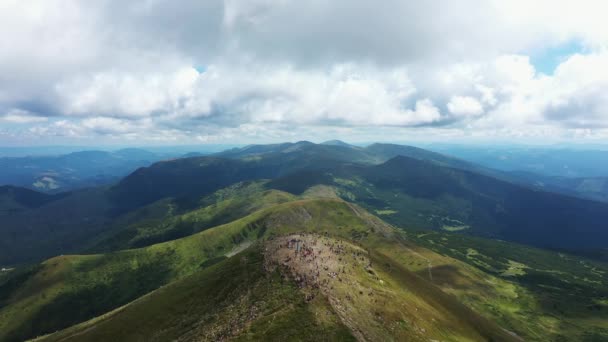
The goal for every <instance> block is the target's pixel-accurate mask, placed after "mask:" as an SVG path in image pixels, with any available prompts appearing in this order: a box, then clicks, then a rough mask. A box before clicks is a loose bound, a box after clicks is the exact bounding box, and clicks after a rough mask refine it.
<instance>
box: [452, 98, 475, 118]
mask: <svg viewBox="0 0 608 342" xmlns="http://www.w3.org/2000/svg"><path fill="white" fill-rule="evenodd" d="M447 107H448V110H449V111H450V113H452V114H454V115H456V116H474V115H479V114H482V113H483V106H482V105H481V103H479V101H477V99H475V98H473V97H471V96H452V98H451V99H450V102H448V104H447Z"/></svg>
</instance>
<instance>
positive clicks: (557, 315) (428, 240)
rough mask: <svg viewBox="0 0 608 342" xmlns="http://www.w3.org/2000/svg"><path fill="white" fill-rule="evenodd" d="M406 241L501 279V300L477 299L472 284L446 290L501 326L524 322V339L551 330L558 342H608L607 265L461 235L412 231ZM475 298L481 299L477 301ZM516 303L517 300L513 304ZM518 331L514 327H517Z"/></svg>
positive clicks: (478, 294)
mask: <svg viewBox="0 0 608 342" xmlns="http://www.w3.org/2000/svg"><path fill="white" fill-rule="evenodd" d="M406 234H407V237H408V239H410V240H412V241H414V242H415V243H416V244H417V245H420V246H424V247H426V248H429V249H431V250H433V251H436V252H438V253H440V254H443V255H447V256H450V257H452V258H455V259H459V260H461V261H463V262H466V263H468V264H469V265H471V266H473V267H475V268H476V269H477V270H479V271H482V272H484V273H485V274H490V275H492V276H494V277H496V278H497V279H499V280H501V281H503V283H504V284H506V286H501V287H502V290H501V291H500V293H501V295H500V297H498V298H492V299H489V300H485V301H482V300H479V296H480V295H482V294H483V291H478V289H476V288H474V287H470V286H466V287H462V289H461V290H458V289H453V290H452V289H449V285H447V286H443V288H444V290H446V291H447V292H458V291H460V292H462V293H468V294H467V296H468V297H469V298H467V299H465V297H464V296H463V297H462V298H463V301H464V302H466V303H467V304H469V305H471V306H473V307H475V308H476V309H478V311H480V312H488V313H490V314H492V312H493V313H494V315H495V316H496V317H497V319H498V320H499V322H501V323H502V322H503V321H504V322H505V323H503V326H510V325H512V324H514V322H513V323H509V322H508V321H509V320H510V319H511V318H509V314H505V313H511V316H518V317H519V321H520V322H524V323H526V324H525V325H524V326H521V327H520V328H518V329H516V330H519V329H524V330H526V331H527V333H526V335H532V336H536V337H537V338H538V339H540V338H541V337H543V336H544V335H542V334H539V333H541V332H550V333H551V334H552V335H553V336H554V338H555V339H559V338H560V336H561V338H562V339H570V340H571V339H572V338H573V336H576V339H577V340H583V339H585V338H588V339H590V340H593V339H600V340H601V339H606V338H608V301H607V300H606V299H607V298H608V265H606V264H605V263H601V262H596V261H593V260H587V259H584V258H580V257H576V256H573V255H569V254H564V253H557V252H551V251H546V250H541V249H536V248H533V247H529V246H524V245H518V244H514V243H508V242H504V241H496V240H487V239H481V238H474V237H469V236H464V235H460V234H449V233H443V232H431V231H408V232H407V233H406ZM476 297H477V298H476ZM509 298H513V299H516V301H512V300H509ZM514 327H515V326H514Z"/></svg>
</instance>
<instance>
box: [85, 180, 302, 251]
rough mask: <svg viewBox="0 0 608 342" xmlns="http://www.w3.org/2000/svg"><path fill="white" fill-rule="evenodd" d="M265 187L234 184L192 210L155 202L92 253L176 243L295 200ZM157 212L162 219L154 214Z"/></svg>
mask: <svg viewBox="0 0 608 342" xmlns="http://www.w3.org/2000/svg"><path fill="white" fill-rule="evenodd" d="M266 183H267V181H255V182H241V183H236V184H234V185H231V186H229V187H227V188H224V189H220V190H218V191H216V192H214V193H213V194H211V195H208V196H204V197H202V198H201V199H199V200H198V201H197V202H196V203H193V204H191V205H192V206H194V207H195V209H193V210H184V209H183V208H180V203H179V201H178V200H174V199H172V200H161V201H158V202H155V203H153V204H150V205H148V206H145V207H143V208H141V209H138V210H137V211H134V212H132V213H129V214H128V215H126V216H127V217H125V218H123V219H122V220H121V221H118V222H116V223H115V226H116V228H115V229H113V230H111V231H109V232H108V233H106V234H104V235H103V236H102V237H100V238H99V239H98V241H97V242H96V243H95V247H93V248H92V249H91V250H92V251H93V252H108V251H116V250H121V249H128V248H139V247H145V246H149V245H152V244H156V243H160V242H165V241H169V240H175V239H178V238H182V237H185V236H188V235H192V234H195V233H198V232H200V231H203V230H205V229H208V228H211V227H214V226H217V225H221V224H225V223H229V222H231V221H234V220H236V219H239V218H242V217H244V216H247V215H249V214H251V213H253V212H255V211H258V210H261V209H264V208H268V207H270V206H273V205H276V204H281V203H285V202H289V201H293V200H296V199H297V197H296V196H295V195H292V194H289V193H287V192H284V191H279V190H273V189H267V188H266V187H265V184H266ZM159 212H161V213H163V215H155V214H154V213H159Z"/></svg>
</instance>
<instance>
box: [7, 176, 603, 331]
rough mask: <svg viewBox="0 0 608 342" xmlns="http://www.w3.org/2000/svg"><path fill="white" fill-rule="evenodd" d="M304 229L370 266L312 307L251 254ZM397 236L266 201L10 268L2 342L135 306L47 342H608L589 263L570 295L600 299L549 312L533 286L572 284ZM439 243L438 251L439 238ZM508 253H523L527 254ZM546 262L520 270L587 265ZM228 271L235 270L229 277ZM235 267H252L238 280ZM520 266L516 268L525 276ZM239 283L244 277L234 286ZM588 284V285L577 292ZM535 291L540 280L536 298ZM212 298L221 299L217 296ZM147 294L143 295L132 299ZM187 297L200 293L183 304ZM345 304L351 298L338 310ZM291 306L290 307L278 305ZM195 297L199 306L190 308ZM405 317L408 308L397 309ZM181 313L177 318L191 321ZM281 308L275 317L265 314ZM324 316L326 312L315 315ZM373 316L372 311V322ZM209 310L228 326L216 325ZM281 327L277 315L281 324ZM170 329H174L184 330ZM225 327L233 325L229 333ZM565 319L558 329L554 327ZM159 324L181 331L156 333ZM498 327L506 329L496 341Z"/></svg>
mask: <svg viewBox="0 0 608 342" xmlns="http://www.w3.org/2000/svg"><path fill="white" fill-rule="evenodd" d="M250 186H253V187H255V186H254V185H250ZM226 191H229V190H226ZM260 191H266V190H260ZM316 195H324V196H325V197H329V196H331V189H330V188H323V187H314V188H313V189H311V190H309V191H307V192H306V196H316ZM228 197H230V196H228ZM299 232H309V233H314V234H316V235H315V236H317V237H318V239H331V240H332V242H331V243H333V244H335V245H338V244H339V245H343V246H348V248H352V249H358V250H359V251H360V252H361V253H364V254H365V255H364V258H366V259H365V260H367V261H365V262H364V263H363V264H361V265H359V266H361V267H364V268H362V269H360V270H361V271H360V272H355V273H353V274H351V275H350V276H348V277H347V276H344V279H343V281H345V282H348V284H350V285H351V286H349V287H348V288H344V289H341V288H340V286H334V288H333V289H330V290H328V291H327V292H323V293H317V294H316V295H315V296H314V300H312V301H310V297H308V299H309V300H308V303H307V301H306V298H307V296H309V295H310V294H311V293H312V292H310V291H311V289H310V288H308V287H305V288H298V289H297V290H296V288H294V286H296V285H298V284H299V283H298V282H297V281H296V278H295V277H294V276H293V274H291V273H289V272H284V271H281V270H280V269H275V270H274V271H272V272H271V271H268V272H270V273H265V272H262V270H261V269H260V268H261V267H260V263H264V262H268V260H277V259H276V256H277V255H279V254H278V253H275V254H268V253H265V256H264V257H263V260H260V259H259V258H261V253H260V252H261V251H260V248H261V249H262V250H264V251H267V248H272V247H273V246H276V245H273V243H276V241H280V239H282V238H284V237H285V236H288V235H289V234H294V233H299ZM403 234H404V233H403V232H401V231H399V230H395V229H394V228H392V227H390V226H388V225H387V224H385V223H384V222H383V221H381V220H379V219H378V218H376V217H375V216H373V215H371V214H369V213H367V212H366V211H365V210H363V209H362V208H360V207H357V206H354V205H352V204H349V203H347V202H343V201H341V200H337V199H309V200H298V201H292V202H287V203H283V204H278V205H273V206H270V207H268V208H266V209H262V210H259V211H257V212H255V213H253V214H250V215H248V216H245V217H243V218H241V219H238V220H235V221H234V222H231V223H228V224H225V225H221V226H218V227H215V228H210V229H206V230H204V231H202V232H200V233H197V234H194V235H192V236H188V237H185V238H182V239H178V240H173V241H168V242H164V243H160V244H156V245H152V246H149V247H145V248H139V249H131V250H124V251H118V252H113V253H108V254H97V255H83V256H76V255H74V256H61V257H56V258H52V259H49V260H47V261H45V262H44V263H42V264H40V266H37V267H34V268H32V269H29V270H17V271H16V273H14V275H13V276H10V277H8V278H7V279H4V280H0V284H2V285H0V300H1V302H0V332H1V335H0V340H7V341H13V340H21V339H24V338H28V337H35V336H38V335H42V334H44V333H49V332H53V331H56V330H60V329H63V328H67V327H69V326H71V325H73V324H77V323H79V322H84V321H86V320H88V319H92V318H94V317H97V316H100V315H102V314H104V313H106V312H108V311H111V310H114V309H117V308H119V307H121V306H123V305H125V304H128V303H129V302H131V301H134V300H136V301H135V302H133V303H132V304H129V305H127V306H126V307H124V308H122V309H119V310H117V311H115V312H113V313H112V314H110V315H109V316H103V317H98V318H96V319H94V320H93V321H91V322H88V323H84V325H82V326H76V327H74V328H71V329H68V330H66V331H63V332H61V333H60V334H57V335H51V336H49V338H52V339H54V338H59V337H62V336H72V337H73V338H76V339H78V338H81V339H82V340H95V339H104V336H105V338H107V336H110V335H112V336H114V334H117V331H119V330H121V329H120V327H124V326H135V324H134V323H133V320H134V319H136V320H145V321H148V319H149V320H150V321H149V322H150V325H149V326H147V325H144V326H141V331H140V330H137V329H136V330H133V333H134V334H138V335H136V336H141V337H134V336H135V335H132V336H124V337H125V338H129V339H131V338H135V339H138V338H139V339H141V340H148V338H150V339H153V337H150V335H148V334H150V333H153V332H158V333H159V335H154V336H159V337H158V338H161V337H162V336H170V337H174V336H182V335H181V334H185V332H187V331H191V332H192V333H196V334H203V333H207V332H215V333H218V334H234V333H235V332H234V331H233V329H236V328H235V327H239V326H240V327H241V328H242V329H241V328H238V329H237V330H236V335H237V336H238V337H240V338H248V336H250V337H251V338H255V337H256V336H257V337H259V336H262V335H263V336H265V337H267V338H269V339H271V338H272V337H273V336H275V335H273V334H275V333H276V334H279V333H280V332H284V333H285V334H290V335H291V334H295V335H294V336H299V335H297V334H298V333H299V332H303V334H302V336H303V338H302V339H305V338H304V337H306V336H314V334H312V335H309V332H308V331H309V330H310V333H315V332H316V334H318V333H319V331H327V332H328V333H331V334H336V335H335V336H343V337H344V338H346V337H347V336H350V335H354V336H355V337H357V334H358V333H360V332H357V331H358V330H357V329H360V330H361V331H365V332H369V334H372V335H370V336H372V337H374V338H382V339H384V338H389V337H390V336H392V337H394V338H399V336H402V337H403V336H419V337H420V339H423V337H424V340H427V338H432V337H433V336H434V337H436V339H438V340H443V339H447V340H457V339H460V338H463V336H468V337H467V339H468V340H485V339H487V338H486V337H487V336H500V337H498V338H497V339H496V340H504V339H508V338H514V336H515V335H512V334H517V335H518V336H521V337H523V338H525V339H528V340H538V341H542V340H545V339H543V337H547V336H550V337H551V339H558V338H559V336H561V337H563V338H570V339H572V338H575V339H581V338H583V337H585V336H608V335H607V331H606V327H607V323H608V320H607V319H606V316H605V314H603V313H604V312H605V311H604V310H606V308H605V302H604V301H605V299H603V298H605V292H602V291H604V290H603V289H604V288H606V283H605V281H606V280H605V278H604V274H605V273H603V272H606V271H607V269H606V267H605V265H603V264H599V263H597V264H592V263H588V265H590V267H591V268H592V269H593V270H591V269H590V270H588V271H580V272H579V273H575V276H574V277H573V278H572V279H576V278H578V277H585V278H580V279H578V283H576V284H575V285H574V286H575V287H579V288H580V289H581V290H585V289H587V290H588V289H590V288H593V289H595V292H594V293H595V294H594V295H593V296H591V295H590V296H589V300H587V301H586V302H584V303H585V304H581V305H579V306H577V309H575V310H573V311H572V312H568V311H567V310H564V308H566V307H568V305H570V304H571V303H573V302H575V301H576V300H577V298H581V297H582V296H583V295H584V294H582V293H579V292H573V293H574V294H576V293H578V296H579V297H563V298H560V297H559V296H557V295H559V294H560V292H559V291H557V292H555V294H556V296H555V297H554V298H553V300H554V302H555V303H556V304H557V305H558V309H554V308H553V307H552V306H550V305H547V302H546V299H547V298H546V297H544V296H543V295H542V292H541V291H539V290H538V289H540V288H542V287H543V286H546V285H549V286H562V287H563V291H569V290H571V289H572V287H567V286H566V284H567V283H559V282H554V283H547V282H544V281H543V280H542V279H540V278H538V277H532V278H530V279H527V280H525V279H524V278H522V277H521V274H520V273H521V266H519V264H521V262H520V259H517V258H515V256H514V255H511V254H508V253H505V254H504V256H503V257H504V258H509V259H510V260H513V262H514V263H513V264H511V263H509V262H505V264H504V265H503V264H502V263H503V261H502V260H503V259H497V260H500V263H501V265H500V266H495V267H496V270H499V272H496V270H494V269H486V268H484V267H481V266H480V265H484V264H483V263H481V261H484V260H485V258H484V257H482V256H481V255H484V256H485V255H489V256H490V257H492V254H491V253H490V252H488V251H491V250H492V247H491V246H492V245H489V246H490V247H488V248H487V249H482V248H479V249H476V251H477V253H478V254H475V255H472V256H471V255H469V257H467V256H464V257H463V256H462V255H459V254H458V253H457V252H456V251H461V250H463V248H465V247H464V246H468V247H467V248H473V247H471V244H470V243H469V242H467V241H464V242H458V240H455V241H454V242H453V245H450V244H449V243H444V244H437V246H444V247H442V248H444V249H441V248H436V247H437V246H436V245H435V244H433V243H431V242H428V240H424V239H423V237H424V236H421V238H420V239H421V240H416V238H414V237H413V236H411V235H410V233H407V236H404V235H403ZM416 237H417V235H416ZM447 238H449V236H448V237H447ZM438 239H440V240H441V241H443V240H442V239H443V236H439V237H438ZM410 240H411V241H418V242H419V243H421V244H423V245H425V246H427V247H428V248H429V249H426V248H421V247H418V246H417V245H415V244H413V243H412V242H409V241H410ZM431 240H433V239H431ZM328 241H329V240H328ZM448 241H450V240H448ZM480 241H486V240H483V239H482V240H480ZM505 244H506V243H505ZM450 246H453V248H452V247H450ZM508 246H509V245H508V244H506V245H505V247H503V250H504V251H508V250H509V248H508ZM521 248H524V247H521ZM432 249H433V250H436V251H437V252H439V253H440V254H439V253H437V252H434V251H432ZM451 249H454V251H451ZM243 250H246V251H245V252H242V253H245V254H239V253H241V251H243ZM515 251H516V252H517V253H523V251H533V250H528V249H519V250H515ZM471 253H474V252H471ZM486 253H487V254H486ZM517 253H515V254H517ZM544 253H549V254H542V253H541V254H538V253H535V252H534V253H533V252H527V254H524V255H526V258H527V263H526V267H530V268H532V267H534V269H541V268H543V269H544V268H548V269H550V267H560V268H563V269H564V270H567V269H568V267H574V265H575V264H576V263H579V262H585V261H584V260H583V259H577V258H576V257H572V256H567V258H568V260H569V261H568V263H566V264H563V263H562V264H560V263H559V262H556V263H554V264H553V266H550V265H547V264H542V263H543V262H545V263H547V262H549V261H550V260H551V256H553V257H556V256H557V254H556V253H554V254H551V252H544ZM469 254H470V253H469ZM243 255H249V256H247V257H246V260H247V261H246V262H243V263H241V262H237V261H236V260H242V257H243ZM254 256H255V257H254ZM256 258H257V259H256ZM458 259H460V260H458ZM283 260H284V259H283ZM535 260H537V261H535ZM536 263H539V264H538V265H537V264H536ZM368 264H369V265H372V268H371V273H370V272H369V270H370V269H366V268H365V266H367V265H368ZM488 264H490V263H488ZM247 265H248V266H247ZM490 265H491V264H490ZM334 266H336V265H334ZM355 266H356V264H354V263H353V261H352V260H350V259H348V258H345V259H344V260H343V261H342V260H341V261H340V263H339V264H337V266H336V267H338V268H337V270H339V269H340V267H341V268H342V269H351V270H352V271H354V270H355ZM233 267H241V269H240V271H239V270H233V271H231V269H232V268H233ZM242 267H245V268H247V269H249V267H251V268H252V269H251V270H250V271H246V272H245V273H246V274H241V273H242V272H241V271H243V269H242ZM503 268H504V269H503ZM254 269H255V270H254ZM529 270H530V269H528V268H526V269H524V271H526V272H527V271H529ZM256 272H259V273H261V274H262V275H256V277H257V276H259V277H260V278H255V279H254V278H251V281H249V282H246V283H242V282H241V281H238V279H242V278H239V277H245V276H251V277H253V274H257V273H256ZM277 272H278V273H277ZM508 272H511V273H513V276H510V275H508ZM588 272H594V273H588ZM237 273H238V274H239V276H236V274H237ZM503 273H506V274H503ZM247 274H249V275H247ZM206 279H209V282H206ZM212 279H216V280H212ZM272 279H277V280H276V281H272ZM278 279H283V280H282V281H279V280H278ZM378 279H379V280H382V283H384V284H382V283H381V282H379V281H378ZM176 281H177V282H176ZM374 281H376V282H374ZM570 281H571V280H568V282H570ZM218 282H219V283H222V284H225V291H227V292H221V291H220V292H214V291H216V290H217V288H218V287H219V286H220V285H218V284H219V283H218ZM586 282H590V283H591V284H595V285H593V286H592V287H587V288H584V287H580V284H584V283H586ZM168 284H171V285H168ZM294 284H295V285H294ZM353 284H359V285H357V286H353ZM530 284H535V285H534V286H535V287H536V289H535V288H534V286H530ZM386 286H388V288H387V287H386ZM159 287H160V289H158V288H159ZM221 288H222V291H223V289H224V287H221ZM352 288H361V291H363V294H364V295H361V294H360V293H359V294H358V295H360V296H362V297H361V298H359V299H356V298H358V297H353V295H352V294H350V289H352ZM171 289H175V290H171ZM313 290H316V289H313ZM151 291H152V292H151ZM290 291H291V292H290ZM292 291H297V293H298V295H297V296H295V297H294V295H293V292H292ZM319 291H322V289H319ZM577 291H578V290H577ZM355 292H356V291H355ZM147 293H151V294H150V295H148V296H145V297H142V298H141V299H137V298H139V297H141V296H142V295H145V294H147ZM193 293H196V295H185V294H193ZM218 293H220V294H222V293H226V295H225V297H226V298H227V299H226V300H225V301H223V302H221V303H220V302H214V301H211V302H209V301H207V300H204V298H216V299H214V300H221V298H224V297H222V296H223V295H217V294H218ZM245 293H246V294H247V295H246V296H245V295H244V294H245ZM272 293H276V296H275V295H272V296H271V297H272V298H268V296H269V295H270V294H272ZM369 293H372V295H371V296H372V297H373V299H374V300H380V298H384V301H381V302H377V301H370V300H369V299H370V295H369ZM381 294H382V295H381ZM347 295H348V296H350V297H349V298H350V300H353V301H352V302H347V301H345V300H346V297H347ZM298 296H299V297H298ZM287 297H288V298H289V300H287V299H285V298H287ZM194 298H200V299H201V300H200V301H199V300H198V299H197V300H196V301H194ZM336 299H338V300H340V302H339V303H341V304H340V305H337V303H338V302H336ZM174 300H175V301H176V302H175V303H184V304H179V305H177V304H176V305H173V304H172V303H174ZM180 301H181V302H180ZM284 301H287V302H284ZM591 302H593V303H595V304H594V305H595V307H594V309H593V310H596V311H591V312H587V310H588V309H587V308H586V305H588V304H589V303H591ZM251 303H255V305H253V306H254V307H256V308H257V307H259V309H260V310H261V311H259V312H257V313H256V315H255V319H254V318H252V317H250V316H251V313H250V312H248V311H247V310H245V309H244V308H250V307H251V306H252V304H251ZM348 303H351V304H348ZM379 303H382V304H379ZM581 303H583V302H581ZM463 304H464V305H463ZM465 305H466V306H465ZM403 307H407V308H408V309H407V310H402V309H403ZM179 308H186V309H184V310H186V311H181V309H179ZM187 308H189V309H187ZM209 308H214V309H213V310H212V313H213V314H211V313H209V314H208V315H194V317H196V318H197V319H196V320H193V319H194V318H193V316H192V315H190V314H189V313H191V312H208V311H209ZM559 308H561V309H559ZM471 309H472V311H471ZM189 310H194V311H189ZM345 310H346V311H345ZM160 312H162V314H159V313H160ZM278 312H281V314H276V315H274V314H273V313H278ZM357 312H358V313H357ZM321 313H323V316H322V317H321V318H319V315H321ZM346 313H348V314H346ZM369 313H373V315H372V316H369V315H368V314H369ZM216 314H217V315H219V317H225V319H223V318H222V319H218V320H214V319H213V318H211V317H214V315H216ZM376 314H377V315H376ZM589 314H593V316H588V315H589ZM141 315H143V316H141ZM291 315H295V317H308V318H303V319H302V322H303V324H304V326H306V328H305V329H304V330H302V329H296V328H295V327H296V326H299V325H297V324H296V322H300V320H299V319H295V318H294V316H291ZM205 317H206V318H205ZM277 317H281V319H280V320H279V321H278V322H277V321H276V320H277V319H278V318H277ZM290 317H291V318H290ZM587 317H588V318H587ZM591 317H593V319H590V318H591ZM319 319H321V321H319ZM158 320H161V321H162V322H159V321H158ZM179 322H183V325H182V323H179ZM234 322H240V323H238V324H236V325H235V324H233V323H234ZM491 322H494V323H491ZM562 322H563V323H566V322H567V324H560V323H562ZM178 323H179V324H178ZM439 323H441V324H439ZM239 324H240V325H239ZM494 324H497V325H498V326H499V327H500V328H497V327H496V326H495V325H494ZM91 326H94V327H95V328H91ZM168 326H176V327H179V328H173V329H169V328H167V329H164V328H162V327H168ZM150 327H156V328H158V329H160V330H162V331H163V332H162V333H163V334H164V332H166V333H167V334H170V335H162V334H161V331H160V330H156V329H152V328H150ZM188 327H192V328H188ZM345 327H346V328H348V330H345ZM82 329H84V330H82ZM273 329H275V330H273ZM294 329H295V332H294ZM319 329H321V330H319ZM502 329H506V330H508V331H510V332H512V333H508V334H507V335H505V331H504V330H502ZM122 330H124V329H122ZM83 331H84V332H83ZM272 331H275V332H272ZM374 331H375V332H374ZM74 332H78V334H74ZM271 332H272V333H271ZM81 333H82V334H81ZM108 334H110V335H108ZM260 334H262V335H260ZM374 334H375V335H374ZM378 334H380V335H378ZM382 334H389V335H382ZM399 334H404V335H399ZM115 336H122V335H120V334H119V335H115ZM184 336H185V335H184ZM201 336H202V335H201ZM214 336H220V335H214ZM281 336H284V335H276V339H281V338H282V337H281ZM457 336H460V337H457ZM483 336H486V337H483ZM85 337H86V338H85ZM359 337H360V336H359Z"/></svg>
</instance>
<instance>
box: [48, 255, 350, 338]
mask: <svg viewBox="0 0 608 342" xmlns="http://www.w3.org/2000/svg"><path fill="white" fill-rule="evenodd" d="M262 262H263V260H262V256H261V253H260V249H259V248H251V249H250V250H249V251H246V252H243V253H241V254H239V255H237V256H235V257H234V258H231V259H227V260H225V261H222V262H220V263H218V264H216V265H214V266H212V267H210V268H208V269H206V270H203V271H200V272H197V273H195V274H193V275H192V276H190V277H187V278H185V279H183V280H180V281H177V282H175V283H173V284H171V285H168V286H166V287H163V288H161V289H159V290H157V291H155V292H153V293H151V294H149V295H147V296H144V297H142V298H140V299H138V300H137V301H135V302H133V303H131V304H130V305H128V306H125V307H124V308H121V309H118V310H115V311H114V312H112V313H110V314H107V315H105V316H103V317H100V318H97V319H94V320H92V321H89V322H86V323H83V324H81V325H79V326H75V327H73V328H70V329H67V330H65V331H62V332H60V333H57V334H54V335H50V336H47V337H46V338H43V339H41V340H43V341H59V340H61V341H108V340H123V341H168V340H176V339H185V340H193V339H203V340H222V339H226V338H232V339H234V338H235V337H236V340H256V341H257V340H266V341H285V340H290V341H354V338H353V337H352V335H351V334H350V332H349V330H348V329H347V328H346V327H345V326H344V325H343V324H342V323H341V322H340V320H339V319H337V317H336V316H335V313H332V312H331V308H330V307H329V305H328V303H327V302H324V301H316V302H314V303H312V305H307V304H305V302H304V299H305V298H304V295H303V294H302V293H300V292H299V291H298V289H297V288H296V287H295V286H294V284H292V283H291V282H285V281H283V280H282V279H281V277H280V276H279V275H278V274H277V273H274V274H266V273H265V272H264V271H263V267H262ZM318 312H323V313H324V314H325V317H319V315H315V314H316V313H318ZM328 312H329V313H328Z"/></svg>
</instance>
